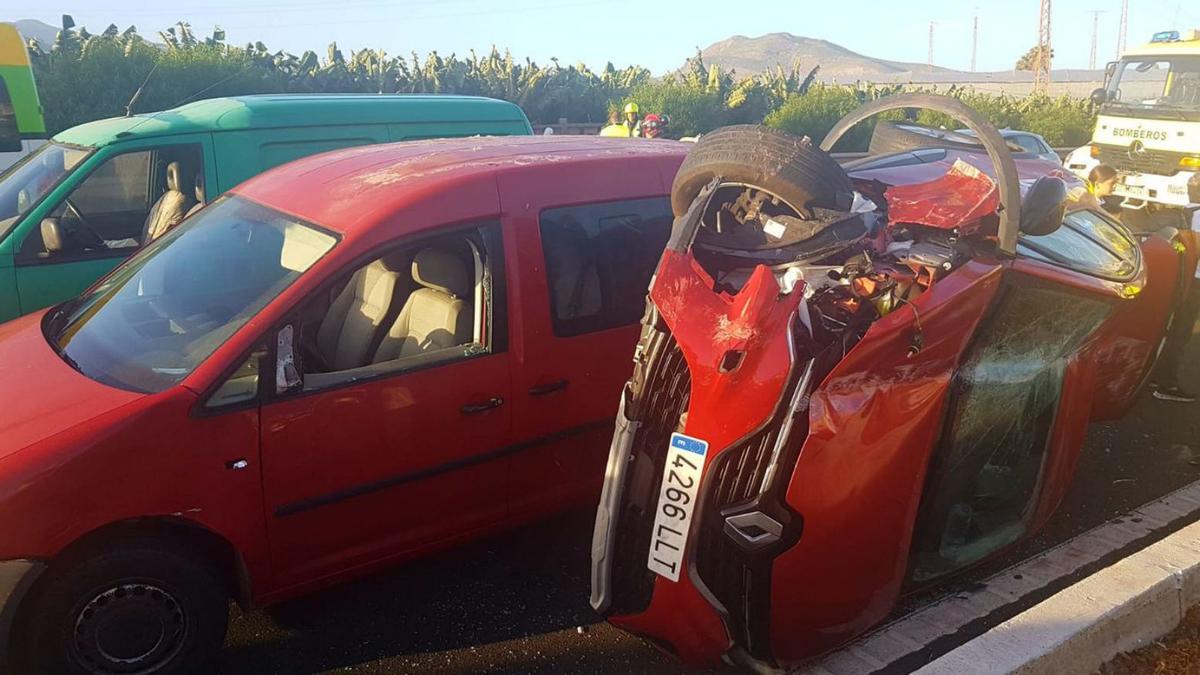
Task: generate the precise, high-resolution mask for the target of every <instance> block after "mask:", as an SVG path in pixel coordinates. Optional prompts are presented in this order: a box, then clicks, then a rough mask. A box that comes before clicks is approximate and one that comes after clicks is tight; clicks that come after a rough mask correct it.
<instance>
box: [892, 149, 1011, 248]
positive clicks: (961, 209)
mask: <svg viewBox="0 0 1200 675" xmlns="http://www.w3.org/2000/svg"><path fill="white" fill-rule="evenodd" d="M886 196H887V204H888V218H889V219H890V220H891V221H892V222H893V223H915V224H918V225H928V226H929V227H936V228H940V229H943V230H955V229H958V230H962V231H963V233H964V234H969V233H971V232H972V231H974V230H973V229H972V227H973V226H975V227H977V226H978V225H979V223H980V222H981V219H982V218H983V217H984V216H986V215H989V214H993V213H995V212H996V206H997V205H998V204H999V202H1000V197H999V195H998V192H997V190H996V183H995V182H994V181H993V180H992V179H991V178H990V177H988V176H987V174H985V173H983V172H982V171H980V170H979V169H977V168H975V167H974V166H972V165H970V164H968V163H966V162H964V161H963V160H961V159H960V160H958V161H956V162H955V163H954V164H953V165H952V166H951V167H950V170H948V171H946V173H944V174H942V175H941V176H939V177H938V178H935V179H933V180H931V181H928V182H925V183H909V184H904V185H896V186H893V187H890V188H888V189H887V192H886Z"/></svg>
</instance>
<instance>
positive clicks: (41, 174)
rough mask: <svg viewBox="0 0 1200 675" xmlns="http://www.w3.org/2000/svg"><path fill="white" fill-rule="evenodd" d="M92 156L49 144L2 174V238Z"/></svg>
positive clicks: (88, 150) (80, 149)
mask: <svg viewBox="0 0 1200 675" xmlns="http://www.w3.org/2000/svg"><path fill="white" fill-rule="evenodd" d="M91 152H92V148H83V147H78V146H73V145H64V144H62V143H47V144H45V145H43V146H42V147H40V148H38V149H37V150H36V151H34V152H33V153H32V154H30V155H29V156H27V157H25V158H24V159H22V160H21V161H20V162H18V163H17V164H14V165H13V166H12V168H10V169H9V170H8V171H5V172H4V173H3V174H0V237H3V236H4V235H6V234H8V231H9V230H10V229H12V226H13V225H15V224H16V222H17V220H18V219H19V218H20V217H21V215H22V214H24V213H25V212H26V211H28V210H29V209H31V208H33V207H34V205H36V204H37V203H38V202H39V201H41V199H42V197H44V196H45V195H46V193H47V192H49V191H50V189H51V188H53V187H54V186H55V185H57V184H58V182H59V181H60V180H62V178H63V176H66V175H67V174H68V173H70V172H71V170H72V169H74V168H75V167H76V166H79V163H80V162H82V161H83V160H84V158H86V157H87V156H88V155H89V154H91Z"/></svg>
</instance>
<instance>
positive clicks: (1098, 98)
mask: <svg viewBox="0 0 1200 675" xmlns="http://www.w3.org/2000/svg"><path fill="white" fill-rule="evenodd" d="M1089 98H1091V100H1092V105H1104V104H1105V103H1107V102H1108V90H1107V89H1104V88H1103V87H1101V88H1100V89H1095V90H1093V91H1092V95H1091V96H1090V97H1089Z"/></svg>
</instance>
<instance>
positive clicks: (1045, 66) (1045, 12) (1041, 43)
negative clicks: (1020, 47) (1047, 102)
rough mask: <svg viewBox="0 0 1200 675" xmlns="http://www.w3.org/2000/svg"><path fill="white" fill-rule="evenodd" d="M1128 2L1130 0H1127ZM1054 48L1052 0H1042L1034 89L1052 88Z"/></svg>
mask: <svg viewBox="0 0 1200 675" xmlns="http://www.w3.org/2000/svg"><path fill="white" fill-rule="evenodd" d="M1125 1H1126V2H1128V0H1125ZM1052 53H1053V48H1052V47H1051V44H1050V0H1042V11H1041V18H1040V20H1039V21H1038V46H1037V54H1036V58H1035V61H1036V63H1034V64H1033V65H1034V71H1033V90H1034V91H1039V92H1045V91H1047V90H1048V89H1049V88H1050V59H1051V56H1050V55H1051V54H1052Z"/></svg>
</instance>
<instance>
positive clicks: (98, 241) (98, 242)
mask: <svg viewBox="0 0 1200 675" xmlns="http://www.w3.org/2000/svg"><path fill="white" fill-rule="evenodd" d="M63 205H64V206H66V207H67V209H68V210H69V211H70V212H71V213H72V215H74V216H75V220H76V221H78V222H79V226H80V227H81V228H82V229H83V231H84V232H86V233H87V235H88V237H90V238H91V242H90V248H104V247H105V243H104V237H101V236H100V235H99V234H97V233H96V230H94V229H92V226H91V224H90V223H88V221H87V219H86V218H84V217H83V213H81V212H80V211H79V209H77V208H75V205H74V204H72V203H71V200H70V199H64V200H63ZM88 237H85V239H86V238H88ZM88 244H89V242H85V243H84V247H85V248H88V247H89V246H88Z"/></svg>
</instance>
